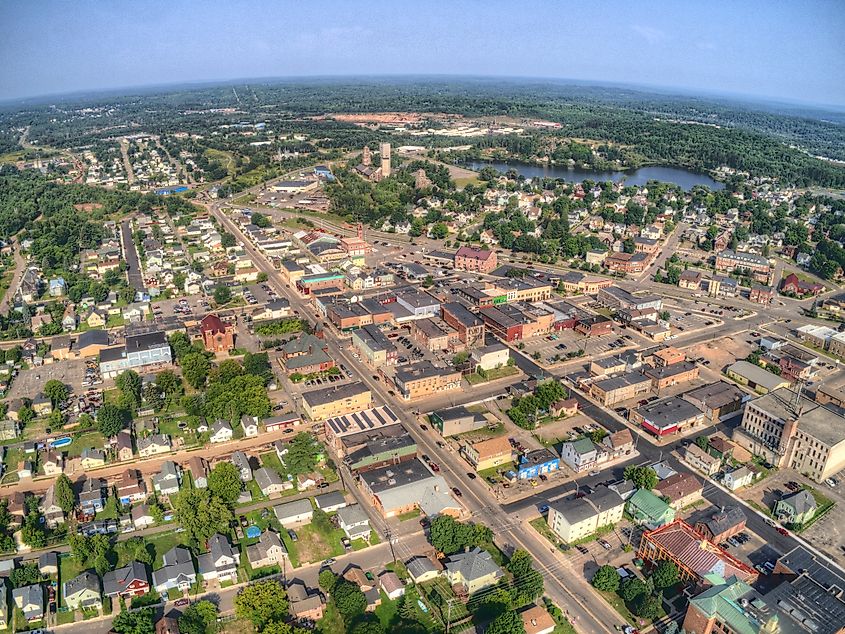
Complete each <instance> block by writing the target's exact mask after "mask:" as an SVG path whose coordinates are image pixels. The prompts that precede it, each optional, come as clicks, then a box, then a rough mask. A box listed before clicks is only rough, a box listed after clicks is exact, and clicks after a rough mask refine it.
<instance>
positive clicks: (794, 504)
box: [780, 489, 816, 515]
mask: <svg viewBox="0 0 845 634" xmlns="http://www.w3.org/2000/svg"><path fill="white" fill-rule="evenodd" d="M780 504H785V505H787V506H789V507H790V508H791V509H792V510H793V512H794V514H795V515H803V514H804V513H806V512H807V511H812V510H815V508H816V498H814V497H813V494H812V493H810V492H809V491H807V490H806V489H802V490H800V491H796V492H795V493H793V494H792V495H787V496H786V497H784V498H783V499H781V500H780Z"/></svg>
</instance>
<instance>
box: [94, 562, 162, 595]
mask: <svg viewBox="0 0 845 634" xmlns="http://www.w3.org/2000/svg"><path fill="white" fill-rule="evenodd" d="M149 591H150V578H149V576H148V575H147V567H146V566H145V565H144V564H142V563H140V562H137V561H133V562H132V563H130V564H129V565H128V566H124V567H123V568H118V569H117V570H111V571H109V572H107V573H106V574H105V575H103V594H104V595H106V596H107V597H109V598H114V597H122V598H124V599H131V598H132V597H140V596H142V595H144V594H147V593H148V592H149Z"/></svg>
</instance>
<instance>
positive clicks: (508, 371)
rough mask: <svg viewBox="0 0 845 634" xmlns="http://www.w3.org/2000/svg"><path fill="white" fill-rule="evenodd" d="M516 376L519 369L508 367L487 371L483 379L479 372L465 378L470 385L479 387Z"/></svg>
mask: <svg viewBox="0 0 845 634" xmlns="http://www.w3.org/2000/svg"><path fill="white" fill-rule="evenodd" d="M515 374H519V368H517V367H515V366H510V365H506V366H504V367H502V368H495V369H493V370H487V372H486V373H485V375H484V376H483V377H482V376H481V375H480V374H478V373H477V372H472V373H470V374H466V375H464V378H465V379H466V380H467V383H469V384H470V385H478V384H479V383H487V382H488V381H495V380H496V379H503V378H505V377H508V376H514V375H515Z"/></svg>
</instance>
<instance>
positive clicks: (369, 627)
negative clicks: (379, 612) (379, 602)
mask: <svg viewBox="0 0 845 634" xmlns="http://www.w3.org/2000/svg"><path fill="white" fill-rule="evenodd" d="M349 634H384V627H383V626H382V624H381V622H379V620H378V617H376V616H375V615H366V616H365V617H364V618H361V619H358V620H357V621H356V622H355V624H354V625H353V626H352V628H351V629H350V630H349Z"/></svg>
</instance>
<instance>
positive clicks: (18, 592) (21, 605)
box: [12, 584, 44, 621]
mask: <svg viewBox="0 0 845 634" xmlns="http://www.w3.org/2000/svg"><path fill="white" fill-rule="evenodd" d="M12 599H13V600H14V602H15V606H16V607H17V608H18V609H20V610H21V611H22V612H23V616H24V618H25V619H26V620H27V621H39V620H41V619H42V618H44V587H43V586H42V585H40V584H36V585H32V586H24V587H22V588H15V589H14V590H13V591H12Z"/></svg>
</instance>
